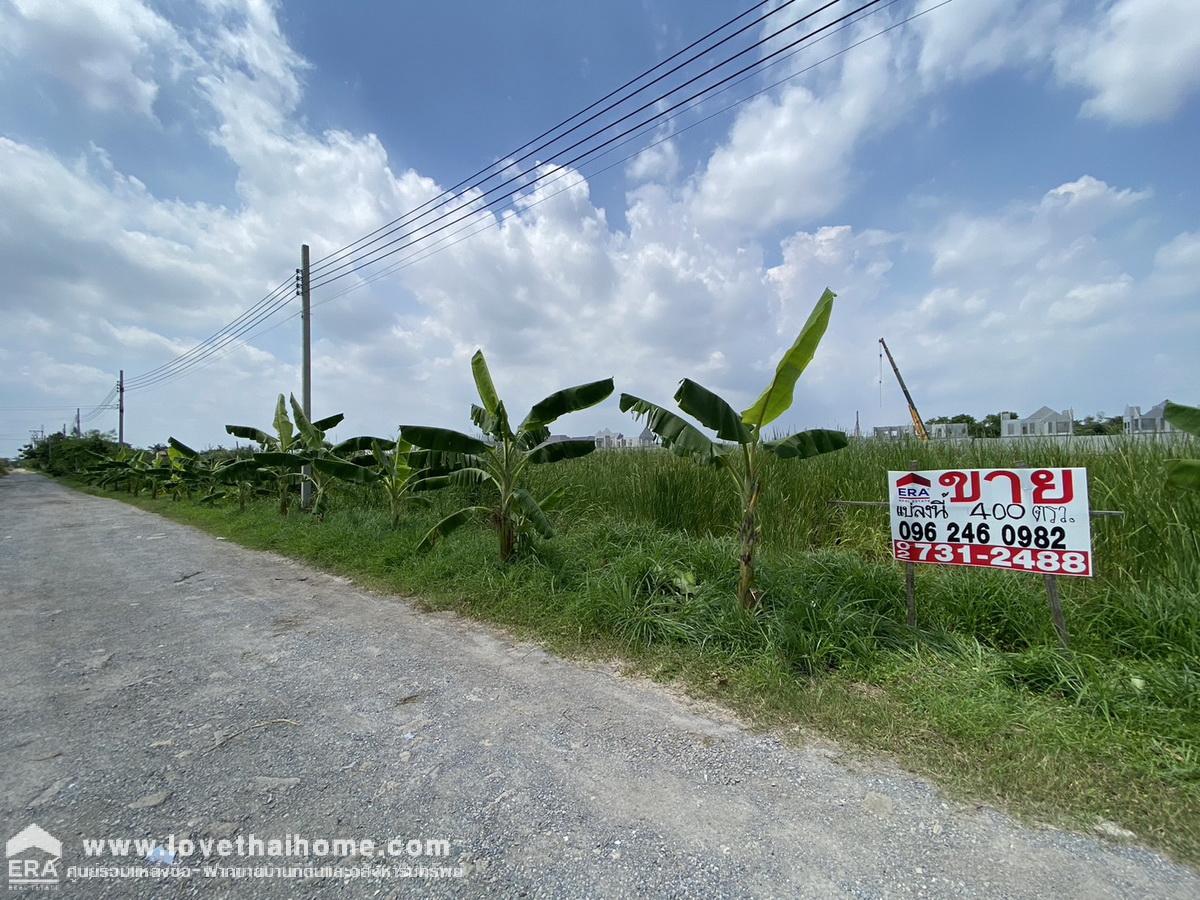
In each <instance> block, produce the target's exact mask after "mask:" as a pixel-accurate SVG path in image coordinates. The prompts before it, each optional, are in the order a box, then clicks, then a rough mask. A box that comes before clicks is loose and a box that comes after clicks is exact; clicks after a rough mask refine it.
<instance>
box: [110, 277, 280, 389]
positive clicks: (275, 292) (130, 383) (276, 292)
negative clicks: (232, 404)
mask: <svg viewBox="0 0 1200 900" xmlns="http://www.w3.org/2000/svg"><path fill="white" fill-rule="evenodd" d="M293 283H294V276H288V277H287V278H286V279H284V280H283V281H281V282H280V283H279V284H278V285H277V286H276V287H275V288H274V289H272V290H271V291H269V292H268V293H267V294H266V296H265V297H263V298H262V299H261V300H259V301H258V302H257V303H255V304H254V305H253V306H251V307H249V308H248V309H246V310H244V311H243V312H242V313H241V314H239V315H238V316H237V317H236V318H234V319H233V320H232V321H230V322H227V323H226V324H225V325H223V326H221V328H219V329H218V330H217V331H215V332H214V333H213V334H211V335H209V336H208V337H206V338H205V339H204V340H202V341H200V342H199V343H197V344H196V345H195V346H194V347H192V348H190V349H189V350H186V351H184V352H183V353H181V354H179V355H178V356H176V357H175V358H174V359H171V360H168V361H167V362H165V363H163V364H162V365H160V366H156V367H155V368H153V369H150V370H148V371H146V372H142V373H140V374H138V375H135V376H133V377H132V378H127V379H126V380H125V389H126V390H129V389H130V388H131V387H135V386H137V385H138V384H139V383H140V382H142V381H143V380H145V379H147V378H150V377H152V376H154V375H156V374H158V373H160V372H162V371H163V370H165V369H168V368H171V367H173V366H175V365H177V364H179V363H180V362H182V361H184V360H186V359H187V358H189V357H190V356H192V355H194V354H195V353H197V352H199V351H200V350H202V349H203V348H204V347H206V346H207V345H209V344H211V343H213V342H214V341H216V340H218V339H220V338H221V337H222V335H224V334H226V333H227V332H228V331H229V329H231V328H234V327H236V326H237V325H238V323H239V322H241V321H243V320H245V318H246V317H247V316H250V315H252V314H253V313H254V312H255V311H256V310H258V309H260V308H262V307H263V306H264V304H267V303H270V302H271V301H272V300H274V299H277V298H278V297H279V296H280V294H281V292H282V291H283V290H284V288H286V287H287V286H288V285H291V284H293Z"/></svg>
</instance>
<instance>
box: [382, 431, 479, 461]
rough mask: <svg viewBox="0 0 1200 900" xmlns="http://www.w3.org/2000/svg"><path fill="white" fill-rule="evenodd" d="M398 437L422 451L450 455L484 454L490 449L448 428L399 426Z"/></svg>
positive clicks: (474, 439) (475, 439) (476, 440)
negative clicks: (433, 451)
mask: <svg viewBox="0 0 1200 900" xmlns="http://www.w3.org/2000/svg"><path fill="white" fill-rule="evenodd" d="M400 437H401V438H403V439H404V440H406V441H408V442H409V443H410V444H412V445H413V446H414V447H420V448H421V449H423V450H443V451H449V452H451V453H470V454H475V455H477V454H480V453H486V452H487V451H488V450H489V449H490V448H489V447H488V445H487V444H485V443H484V442H483V441H481V440H478V439H477V438H473V437H470V436H468V435H465V434H463V433H462V432H461V431H454V430H452V429H450V428H433V427H430V426H427V425H401V426H400Z"/></svg>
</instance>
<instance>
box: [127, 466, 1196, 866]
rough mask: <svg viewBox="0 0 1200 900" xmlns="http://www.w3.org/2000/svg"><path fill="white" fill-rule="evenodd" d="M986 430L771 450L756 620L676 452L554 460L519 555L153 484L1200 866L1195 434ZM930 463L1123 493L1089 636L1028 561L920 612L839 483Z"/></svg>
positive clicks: (262, 531) (725, 533)
mask: <svg viewBox="0 0 1200 900" xmlns="http://www.w3.org/2000/svg"><path fill="white" fill-rule="evenodd" d="M983 446H984V445H974V446H972V447H970V448H963V449H955V448H953V447H949V446H946V445H932V446H927V447H921V446H918V445H911V444H909V445H883V444H865V445H861V446H855V447H852V448H850V449H849V450H847V451H844V452H842V453H838V454H833V455H830V456H826V457H821V458H818V459H815V460H811V461H808V462H805V463H799V464H792V463H779V464H778V465H776V466H774V467H773V469H772V471H771V473H770V475H771V476H772V477H771V480H770V482H769V486H768V492H767V496H766V499H765V503H764V516H763V519H764V522H763V525H764V529H765V534H766V544H765V547H764V552H763V555H762V570H761V574H760V587H761V588H762V589H763V591H764V595H763V603H762V608H761V609H760V610H759V611H758V612H757V613H755V614H748V613H745V612H743V611H742V610H741V609H740V608H739V607H738V606H737V604H736V603H735V601H734V596H733V595H734V589H735V581H736V567H735V562H734V559H735V546H736V541H735V536H734V534H733V526H734V524H735V523H736V521H737V512H736V509H735V508H734V501H733V499H732V498H731V497H730V496H727V486H726V485H725V484H724V483H723V482H722V481H721V480H719V478H718V476H717V474H716V473H715V472H713V471H711V470H706V469H701V468H697V467H695V466H693V465H691V464H689V463H688V462H687V461H686V460H681V459H678V458H676V457H673V456H671V455H669V454H662V453H622V454H594V455H592V456H590V457H587V458H584V459H581V460H577V461H574V462H571V463H568V464H561V465H556V466H544V467H539V468H538V469H537V470H536V473H537V478H538V480H539V482H540V483H539V484H538V485H537V488H538V489H539V491H540V490H542V489H547V488H549V487H552V486H554V485H557V484H559V483H565V484H570V485H572V488H571V500H570V503H569V505H568V506H567V507H566V508H565V509H564V510H562V511H561V512H559V513H558V514H557V516H556V524H557V527H558V530H559V536H558V537H557V538H556V539H555V540H553V541H550V542H547V543H542V544H540V545H539V547H538V548H537V551H536V554H535V555H534V556H533V557H530V558H527V559H525V560H522V561H520V562H518V563H516V564H514V565H510V566H507V567H503V566H501V565H500V564H499V563H497V562H496V561H495V554H496V545H495V536H494V535H493V534H492V533H491V532H489V531H487V530H485V529H484V528H483V527H479V528H468V529H464V530H463V531H460V532H459V533H458V534H456V535H454V536H453V537H452V538H450V539H449V540H447V541H446V542H445V543H443V544H442V545H440V546H439V547H437V548H435V549H434V550H433V551H432V552H430V553H427V554H423V555H416V554H414V553H413V547H414V545H415V544H416V542H417V541H418V540H419V538H420V536H421V535H422V534H423V532H424V530H425V529H426V528H428V527H429V525H431V524H432V523H433V522H434V521H436V519H437V518H438V517H439V516H440V515H442V514H444V513H445V512H447V511H448V510H449V509H451V508H452V505H453V504H454V503H455V502H457V501H459V500H461V499H462V498H461V497H456V496H454V495H453V494H443V495H437V496H436V497H435V504H434V507H433V508H432V509H429V510H422V511H419V512H414V513H413V514H412V516H411V518H409V519H408V520H406V521H405V522H404V524H403V525H402V527H400V528H399V529H395V530H393V529H392V528H390V527H389V523H388V516H387V512H386V509H385V506H384V503H383V500H382V498H380V497H377V496H374V495H373V494H372V493H371V492H369V491H357V492H354V493H350V492H347V491H343V492H338V493H335V494H334V495H333V496H332V497H331V498H330V499H331V505H330V510H329V512H328V514H327V516H326V517H325V519H324V521H319V522H318V521H314V520H312V519H311V518H310V517H307V516H304V515H293V516H291V517H289V518H286V519H283V518H281V517H280V516H279V515H278V514H277V513H276V511H275V509H274V507H273V505H272V504H271V503H268V502H264V503H262V504H256V505H254V506H252V507H251V508H248V509H247V510H246V511H245V512H244V513H239V512H238V511H237V510H236V509H234V508H228V507H222V508H215V509H214V508H209V507H204V506H200V505H198V504H191V503H186V502H180V503H174V502H172V501H169V500H165V499H160V500H156V501H151V500H149V499H148V498H146V497H141V498H137V499H136V500H135V501H134V502H136V503H137V504H138V505H140V506H143V507H145V508H149V509H153V510H155V511H158V512H162V513H164V514H167V515H169V516H171V517H173V518H176V519H179V520H180V521H184V522H188V523H190V524H193V525H197V526H199V527H202V528H205V529H206V530H209V531H212V532H214V533H218V534H221V535H223V536H226V537H228V538H231V539H233V540H236V541H238V542H240V543H242V544H245V545H247V546H251V547H257V548H261V549H267V550H274V551H277V552H280V553H283V554H286V555H289V556H294V557H297V558H300V559H304V560H308V561H310V562H312V563H315V564H316V565H318V566H321V567H323V568H326V569H329V570H332V571H336V572H339V573H344V574H347V575H350V576H353V577H356V578H357V579H359V580H360V581H362V582H363V583H366V584H369V585H371V586H373V587H378V588H384V589H389V590H394V591H399V592H403V593H410V594H413V595H416V596H418V597H420V598H421V601H422V602H423V603H425V604H427V605H429V606H432V607H438V608H453V609H456V610H458V611H460V612H462V613H464V614H466V615H469V616H473V617H475V618H479V619H483V620H486V621H491V622H495V623H498V624H501V625H504V626H506V627H509V628H512V629H514V630H515V631H517V632H518V633H520V634H522V635H524V636H528V637H533V638H536V639H538V640H541V641H543V642H545V643H547V644H548V645H550V646H552V647H554V648H556V649H558V650H560V651H562V652H566V653H573V654H584V655H593V656H601V657H613V656H617V657H620V658H622V659H624V660H626V661H627V663H628V665H629V666H630V668H631V669H633V670H634V671H638V672H642V673H646V674H649V675H651V676H653V677H656V678H660V679H663V680H670V681H674V682H677V683H680V684H683V685H685V686H687V688H688V689H689V690H690V691H692V692H693V693H695V694H697V695H702V696H705V697H711V698H714V699H718V700H720V701H722V702H725V703H727V704H729V705H731V706H733V707H735V708H737V709H738V710H739V711H741V712H742V713H744V714H745V715H747V716H748V717H750V718H751V719H752V720H753V721H755V722H757V723H759V724H761V725H763V726H771V727H781V728H783V729H784V731H785V733H787V732H788V731H789V730H790V729H793V728H796V727H799V728H800V729H801V733H802V734H803V733H804V732H805V731H807V730H809V729H812V730H815V731H817V732H820V733H822V734H825V735H828V736H830V737H833V738H835V739H838V740H840V741H842V742H843V743H844V744H846V745H847V746H850V747H854V748H858V749H859V750H861V751H864V752H883V753H887V754H890V755H892V756H894V757H895V758H897V759H898V760H899V761H900V762H901V763H903V764H904V765H905V766H907V767H909V768H910V769H913V770H915V771H918V772H921V773H925V774H928V775H930V776H933V777H934V778H935V779H937V780H938V781H939V782H940V783H941V784H943V785H945V786H946V787H947V788H948V789H950V790H951V791H952V792H953V793H955V794H956V795H958V796H961V797H967V798H971V799H974V800H977V801H982V802H988V803H995V804H999V805H1002V806H1004V807H1006V808H1008V809H1011V810H1013V811H1014V812H1017V813H1020V814H1024V815H1027V816H1030V817H1032V818H1035V819H1037V820H1041V821H1053V822H1056V823H1059V824H1064V825H1068V826H1076V827H1080V828H1083V829H1085V830H1086V829H1089V828H1090V827H1091V826H1092V825H1093V824H1094V823H1095V822H1096V821H1097V820H1098V819H1109V820H1112V821H1116V822H1118V823H1120V824H1122V825H1124V826H1125V827H1127V828H1130V829H1131V830H1133V831H1134V832H1136V833H1137V834H1138V835H1139V838H1140V839H1141V840H1142V841H1144V842H1146V843H1148V844H1150V845H1153V846H1157V847H1160V848H1163V849H1165V850H1168V851H1170V852H1172V853H1174V854H1175V855H1177V856H1178V857H1180V858H1182V859H1185V860H1189V861H1193V862H1195V861H1200V544H1198V541H1200V537H1198V535H1200V498H1197V497H1190V496H1189V497H1183V498H1174V497H1171V496H1170V495H1168V494H1166V493H1164V492H1163V490H1162V489H1161V486H1160V483H1161V478H1162V463H1163V461H1164V460H1165V459H1166V458H1167V457H1168V456H1170V455H1173V454H1172V453H1170V452H1168V451H1167V450H1164V449H1163V448H1161V447H1159V446H1158V445H1154V444H1139V445H1122V446H1121V447H1120V448H1118V449H1117V450H1115V451H1113V452H1107V453H1101V452H1097V451H1089V450H1077V449H1066V448H1061V447H1057V446H1044V447H1032V448H1031V447H1029V446H1024V447H1021V448H1019V449H1018V448H1008V447H1005V446H1004V445H999V446H997V444H996V443H992V444H989V445H987V446H988V447H989V449H986V450H985V449H980V448H981V447H983ZM1184 449H1185V450H1186V452H1188V453H1192V452H1194V451H1195V447H1191V448H1184ZM1174 453H1175V454H1179V453H1180V449H1179V448H1178V447H1177V448H1175V451H1174ZM910 459H916V460H918V464H919V465H920V466H921V467H923V468H940V467H950V466H992V465H1012V464H1013V463H1015V462H1026V463H1028V464H1047V465H1050V464H1056V465H1084V466H1086V467H1087V468H1088V470H1089V478H1090V483H1091V496H1092V505H1093V507H1097V508H1110V509H1122V510H1125V511H1126V513H1127V514H1128V516H1127V519H1126V520H1125V521H1120V520H1098V521H1096V522H1095V523H1094V543H1095V549H1096V558H1097V566H1098V568H1099V570H1100V572H1101V575H1100V577H1097V578H1095V579H1090V580H1084V579H1062V580H1061V585H1062V592H1063V602H1064V606H1065V608H1066V612H1067V617H1068V622H1069V625H1070V628H1071V633H1072V641H1073V644H1072V651H1071V652H1069V653H1068V652H1063V651H1061V650H1059V649H1057V645H1056V642H1055V637H1054V632H1053V628H1052V625H1051V622H1050V618H1049V615H1048V612H1047V609H1046V599H1045V595H1044V592H1043V588H1042V583H1041V579H1039V578H1037V577H1035V576H1030V575H1022V574H1017V573H994V572H985V571H979V570H966V569H939V568H935V567H932V566H924V567H919V571H918V578H917V597H918V609H919V618H920V627H919V629H917V630H912V629H908V628H907V627H905V626H904V624H903V621H904V611H903V605H904V603H903V588H902V581H901V570H900V568H899V566H897V565H896V564H895V563H893V562H892V561H891V560H890V559H889V558H888V551H887V528H886V517H885V513H884V512H883V511H874V510H865V511H864V510H854V511H846V510H844V509H840V508H833V507H830V506H829V504H828V500H829V499H832V498H843V499H883V498H884V489H885V486H884V477H883V473H884V471H885V470H886V469H888V468H893V469H899V468H905V467H907V466H908V461H909V460H910ZM125 499H129V498H128V495H125Z"/></svg>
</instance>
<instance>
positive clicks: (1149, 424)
mask: <svg viewBox="0 0 1200 900" xmlns="http://www.w3.org/2000/svg"><path fill="white" fill-rule="evenodd" d="M1166 406H1167V401H1166V400H1164V401H1163V402H1162V403H1160V404H1158V405H1157V406H1152V407H1150V409H1148V410H1147V411H1146V412H1142V408H1141V407H1140V406H1127V407H1125V415H1124V416H1122V418H1123V419H1124V420H1125V433H1126V434H1170V433H1171V432H1173V431H1175V426H1173V425H1172V424H1171V423H1170V422H1168V421H1167V419H1166V416H1165V415H1164V414H1163V412H1164V410H1165V409H1166Z"/></svg>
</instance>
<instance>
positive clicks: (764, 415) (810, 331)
mask: <svg viewBox="0 0 1200 900" xmlns="http://www.w3.org/2000/svg"><path fill="white" fill-rule="evenodd" d="M836 297H837V294H835V293H834V292H833V291H831V290H830V289H829V288H825V293H823V294H821V298H820V299H819V300H818V301H817V305H816V306H814V307H813V311H812V312H811V313H810V314H809V316H808V321H807V322H805V323H804V327H803V328H801V329H800V334H799V335H797V336H796V341H795V343H793V344H792V346H791V347H790V348H789V349H788V351H787V353H785V354H783V359H781V360H779V365H778V366H776V368H775V377H774V378H772V379H771V383H770V384H769V385H767V389H766V390H765V391H763V393H762V396H761V397H759V398H758V400H756V401H755V402H754V405H753V406H751V407H750V408H749V409H747V410H746V411H745V412H743V413H742V421H743V422H745V423H746V424H747V425H752V426H753V427H754V428H756V429H758V430H759V431H760V432H761V431H762V428H763V426H764V425H769V424H770V423H771V422H774V421H775V420H776V419H778V418H779V417H780V416H781V415H783V414H784V413H785V412H787V411H788V408H789V407H791V405H792V396H793V394H794V393H795V390H796V381H797V380H798V379H799V378H800V376H801V374H803V372H804V370H805V369H806V368H807V367H808V364H809V363H810V362H812V358H813V356H814V354H816V352H817V345H818V344H820V343H821V337H822V336H823V335H824V334H825V329H826V328H828V327H829V316H830V314H831V313H832V312H833V301H834V299H835V298H836Z"/></svg>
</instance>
